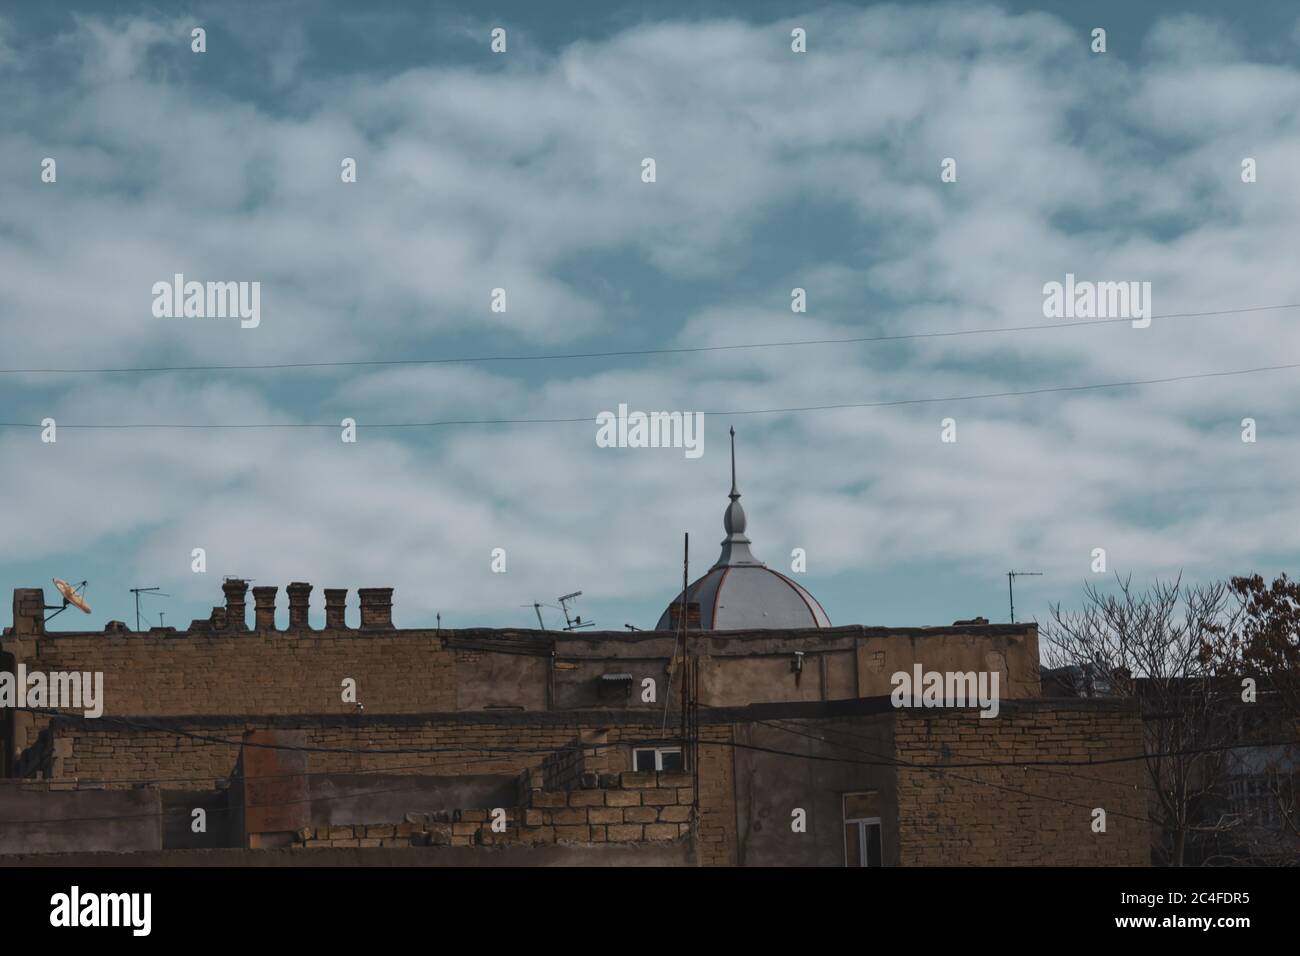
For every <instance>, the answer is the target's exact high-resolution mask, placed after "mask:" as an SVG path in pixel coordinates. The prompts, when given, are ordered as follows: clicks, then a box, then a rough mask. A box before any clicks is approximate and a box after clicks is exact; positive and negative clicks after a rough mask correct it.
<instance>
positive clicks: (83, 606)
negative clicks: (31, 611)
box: [44, 578, 90, 621]
mask: <svg viewBox="0 0 1300 956" xmlns="http://www.w3.org/2000/svg"><path fill="white" fill-rule="evenodd" d="M53 581H54V586H55V587H56V588H58V589H59V594H61V595H62V596H63V603H62V604H46V605H45V606H44V607H45V610H47V611H53V612H54V613H53V614H50V615H47V616H46V618H45V620H47V621H48V620H49V619H50V618H52V617H58V616H59V615H60V614H62V613H63V612H64V611H66V610H67V609H68V607H69V606H71V607H75V608H78V609H79V610H82V611H85V612H86V613H87V614H89V613H90V605H89V604H87V603H86V599H85V597H84V596H82V595H81V594H79V593H77V592H79V591H84V590H85V589H86V582H85V581H82V582H81V583H80V584H78V585H76V586H75V587H74V586H73V585H71V584H69V583H68V582H67V581H65V580H63V579H62V578H54V579H53Z"/></svg>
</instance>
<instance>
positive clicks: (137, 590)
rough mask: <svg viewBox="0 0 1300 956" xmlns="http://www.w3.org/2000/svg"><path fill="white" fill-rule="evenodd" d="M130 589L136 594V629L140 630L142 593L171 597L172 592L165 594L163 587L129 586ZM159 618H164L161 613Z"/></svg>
mask: <svg viewBox="0 0 1300 956" xmlns="http://www.w3.org/2000/svg"><path fill="white" fill-rule="evenodd" d="M128 590H129V591H130V592H131V593H132V594H134V595H135V629H136V630H137V631H138V630H140V595H141V594H144V595H148V596H149V597H171V595H170V594H163V593H162V588H129V589H128ZM158 620H159V621H161V620H162V615H161V614H160V615H159V616H158Z"/></svg>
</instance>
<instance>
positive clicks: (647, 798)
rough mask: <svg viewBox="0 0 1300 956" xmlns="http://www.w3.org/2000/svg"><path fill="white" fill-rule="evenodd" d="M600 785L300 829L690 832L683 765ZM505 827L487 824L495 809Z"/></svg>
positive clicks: (450, 841) (326, 840)
mask: <svg viewBox="0 0 1300 956" xmlns="http://www.w3.org/2000/svg"><path fill="white" fill-rule="evenodd" d="M608 783H609V785H608V786H595V787H586V788H582V789H577V790H533V791H531V792H530V793H529V795H528V798H527V803H526V805H525V806H521V807H499V808H497V807H486V808H479V809H474V810H458V811H455V812H454V813H452V814H449V815H448V817H449V818H448V819H445V820H444V819H430V820H415V821H410V822H407V823H404V824H396V825H394V824H380V825H365V826H361V825H358V826H353V827H329V828H317V829H315V830H311V829H304V831H303V832H301V833H300V834H299V837H300V840H301V842H302V845H304V846H306V847H339V846H504V845H508V844H513V843H527V844H532V845H539V844H548V843H659V842H667V841H672V840H677V839H681V838H684V837H686V836H687V835H688V834H689V833H690V818H691V805H692V802H693V799H694V797H693V793H694V791H693V790H692V788H691V775H690V774H689V773H686V772H684V771H663V772H660V773H654V772H650V773H631V772H626V773H622V774H618V775H615V776H613V778H612V779H611V780H609V781H608ZM498 809H499V810H502V811H503V815H504V819H505V829H504V830H502V831H500V832H498V831H496V830H494V829H493V826H492V821H493V816H494V813H495V811H496V810H498Z"/></svg>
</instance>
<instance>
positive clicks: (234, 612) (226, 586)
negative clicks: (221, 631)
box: [221, 578, 248, 631]
mask: <svg viewBox="0 0 1300 956" xmlns="http://www.w3.org/2000/svg"><path fill="white" fill-rule="evenodd" d="M221 590H222V591H224V592H225V595H226V609H225V614H224V615H223V616H224V618H225V624H224V625H222V626H223V627H228V628H230V629H232V630H235V631H246V630H248V619H247V617H246V615H245V611H244V608H245V607H246V606H247V598H248V582H247V581H245V580H243V579H242V578H231V579H230V580H229V581H223V582H221Z"/></svg>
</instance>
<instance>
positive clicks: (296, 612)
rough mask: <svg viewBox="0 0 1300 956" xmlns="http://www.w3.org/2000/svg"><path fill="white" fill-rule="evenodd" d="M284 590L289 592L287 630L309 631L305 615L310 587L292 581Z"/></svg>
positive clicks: (309, 626) (300, 582)
mask: <svg viewBox="0 0 1300 956" xmlns="http://www.w3.org/2000/svg"><path fill="white" fill-rule="evenodd" d="M285 590H286V591H288V592H289V630H291V631H306V630H310V628H311V625H310V624H308V623H307V614H308V612H309V609H310V601H311V585H310V584H304V583H303V582H302V581H294V582H293V584H290V585H289V586H288V587H287V588H285Z"/></svg>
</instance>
